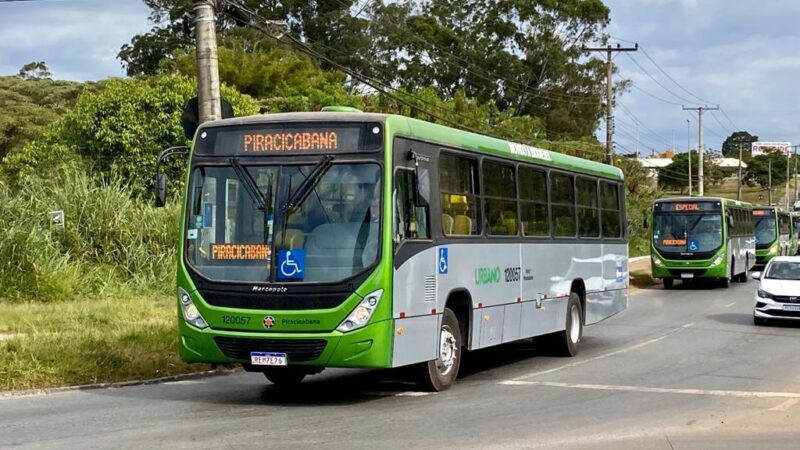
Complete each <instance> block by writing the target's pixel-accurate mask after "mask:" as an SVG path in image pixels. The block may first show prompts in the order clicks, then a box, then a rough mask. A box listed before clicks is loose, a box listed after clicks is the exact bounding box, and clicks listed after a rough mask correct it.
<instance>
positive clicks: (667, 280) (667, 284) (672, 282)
mask: <svg viewBox="0 0 800 450" xmlns="http://www.w3.org/2000/svg"><path fill="white" fill-rule="evenodd" d="M661 281H663V282H664V289H672V286H674V285H675V280H673V279H672V278H664V279H662V280H661Z"/></svg>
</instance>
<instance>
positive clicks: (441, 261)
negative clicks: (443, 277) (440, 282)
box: [438, 247, 449, 274]
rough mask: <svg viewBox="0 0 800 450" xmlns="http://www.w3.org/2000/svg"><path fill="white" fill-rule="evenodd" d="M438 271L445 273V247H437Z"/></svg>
mask: <svg viewBox="0 0 800 450" xmlns="http://www.w3.org/2000/svg"><path fill="white" fill-rule="evenodd" d="M438 265H439V273H440V274H447V269H448V265H449V264H448V261H447V247H442V248H440V249H439V264H438Z"/></svg>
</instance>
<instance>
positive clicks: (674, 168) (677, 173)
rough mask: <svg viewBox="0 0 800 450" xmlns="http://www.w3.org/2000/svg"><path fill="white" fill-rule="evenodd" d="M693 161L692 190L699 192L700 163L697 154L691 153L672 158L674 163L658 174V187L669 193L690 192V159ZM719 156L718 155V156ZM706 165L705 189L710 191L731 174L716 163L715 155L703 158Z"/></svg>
mask: <svg viewBox="0 0 800 450" xmlns="http://www.w3.org/2000/svg"><path fill="white" fill-rule="evenodd" d="M690 155H691V159H692V190H693V192H697V189H698V187H699V186H700V183H699V180H698V175H699V170H700V169H699V165H698V162H699V161H700V159H699V156H698V154H697V152H695V151H692V152H691V153H678V154H677V155H675V157H673V158H672V163H671V164H670V165H668V166H667V167H664V168H663V169H661V170H660V171H659V173H658V185H659V187H660V188H661V189H664V190H667V191H677V192H681V193H688V191H689V158H690ZM717 156H718V155H717ZM703 161H705V164H704V165H703V189H704V190H708V188H709V187H711V186H715V185H719V184H720V183H721V182H722V180H724V179H725V177H726V176H728V175H729V172H728V171H726V170H724V169H722V168H721V167H719V165H717V163H716V162H715V155H713V154H705V155H704V157H703Z"/></svg>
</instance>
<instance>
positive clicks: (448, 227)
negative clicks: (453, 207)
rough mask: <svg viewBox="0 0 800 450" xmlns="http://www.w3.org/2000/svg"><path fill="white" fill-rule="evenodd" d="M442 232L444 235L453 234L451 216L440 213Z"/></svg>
mask: <svg viewBox="0 0 800 450" xmlns="http://www.w3.org/2000/svg"><path fill="white" fill-rule="evenodd" d="M442 231H443V232H444V234H445V235H449V234H453V216H451V215H450V214H446V213H442Z"/></svg>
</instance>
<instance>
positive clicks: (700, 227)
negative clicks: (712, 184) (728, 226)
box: [653, 213, 722, 253]
mask: <svg viewBox="0 0 800 450" xmlns="http://www.w3.org/2000/svg"><path fill="white" fill-rule="evenodd" d="M653 245H655V247H656V248H657V249H658V250H659V251H661V252H664V253H708V252H712V251H714V250H716V249H718V248H719V247H720V246H722V215H721V214H720V213H711V214H697V213H691V214H681V213H669V214H656V216H655V224H654V230H653Z"/></svg>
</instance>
